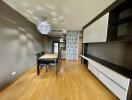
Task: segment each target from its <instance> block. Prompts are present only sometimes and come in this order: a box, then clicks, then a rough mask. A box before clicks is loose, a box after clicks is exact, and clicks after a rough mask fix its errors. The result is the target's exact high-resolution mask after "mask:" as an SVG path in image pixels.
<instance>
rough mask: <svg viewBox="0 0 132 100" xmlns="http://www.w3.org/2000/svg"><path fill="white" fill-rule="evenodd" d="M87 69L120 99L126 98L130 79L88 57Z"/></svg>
mask: <svg viewBox="0 0 132 100" xmlns="http://www.w3.org/2000/svg"><path fill="white" fill-rule="evenodd" d="M88 69H89V70H90V71H91V72H92V73H93V74H94V75H95V76H96V77H97V78H98V79H99V80H100V81H101V82H102V83H103V84H104V85H105V86H106V87H107V88H108V89H109V90H111V91H112V92H113V93H114V94H115V95H116V96H117V97H118V98H119V99H120V100H126V98H127V92H128V87H129V82H130V79H129V78H127V77H125V76H123V75H121V74H119V73H117V72H115V71H113V70H110V69H109V68H107V67H105V66H103V65H100V64H99V63H97V62H95V61H93V60H91V59H89V58H88Z"/></svg>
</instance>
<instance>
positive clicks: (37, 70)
mask: <svg viewBox="0 0 132 100" xmlns="http://www.w3.org/2000/svg"><path fill="white" fill-rule="evenodd" d="M39 73H40V71H39V65H37V75H39Z"/></svg>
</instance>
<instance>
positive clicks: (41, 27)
mask: <svg viewBox="0 0 132 100" xmlns="http://www.w3.org/2000/svg"><path fill="white" fill-rule="evenodd" d="M37 29H38V31H39V32H40V33H41V34H48V33H50V32H51V25H50V24H49V23H48V21H47V19H46V17H42V18H40V19H39V20H38V23H37Z"/></svg>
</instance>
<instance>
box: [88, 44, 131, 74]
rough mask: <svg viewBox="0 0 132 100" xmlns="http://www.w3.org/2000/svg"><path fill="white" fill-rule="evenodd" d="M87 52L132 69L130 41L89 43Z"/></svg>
mask: <svg viewBox="0 0 132 100" xmlns="http://www.w3.org/2000/svg"><path fill="white" fill-rule="evenodd" d="M87 52H88V54H90V55H92V56H95V57H98V58H100V59H103V60H105V61H108V62H111V63H114V64H116V65H119V66H122V67H124V68H126V69H129V70H131V71H132V42H109V43H95V44H94V43H93V44H92V43H91V44H88V51H87Z"/></svg>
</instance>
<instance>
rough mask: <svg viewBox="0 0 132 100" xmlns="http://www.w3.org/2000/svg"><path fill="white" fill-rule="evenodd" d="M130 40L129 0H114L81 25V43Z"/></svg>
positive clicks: (130, 16) (131, 10)
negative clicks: (85, 23)
mask: <svg viewBox="0 0 132 100" xmlns="http://www.w3.org/2000/svg"><path fill="white" fill-rule="evenodd" d="M107 41H132V3H131V0H116V1H115V2H114V3H113V4H112V5H110V6H109V7H108V8H106V9H105V10H104V11H103V12H102V13H100V14H99V15H98V16H96V17H95V18H94V19H93V20H92V21H90V22H89V23H88V24H87V25H85V26H84V27H83V43H95V42H107Z"/></svg>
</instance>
